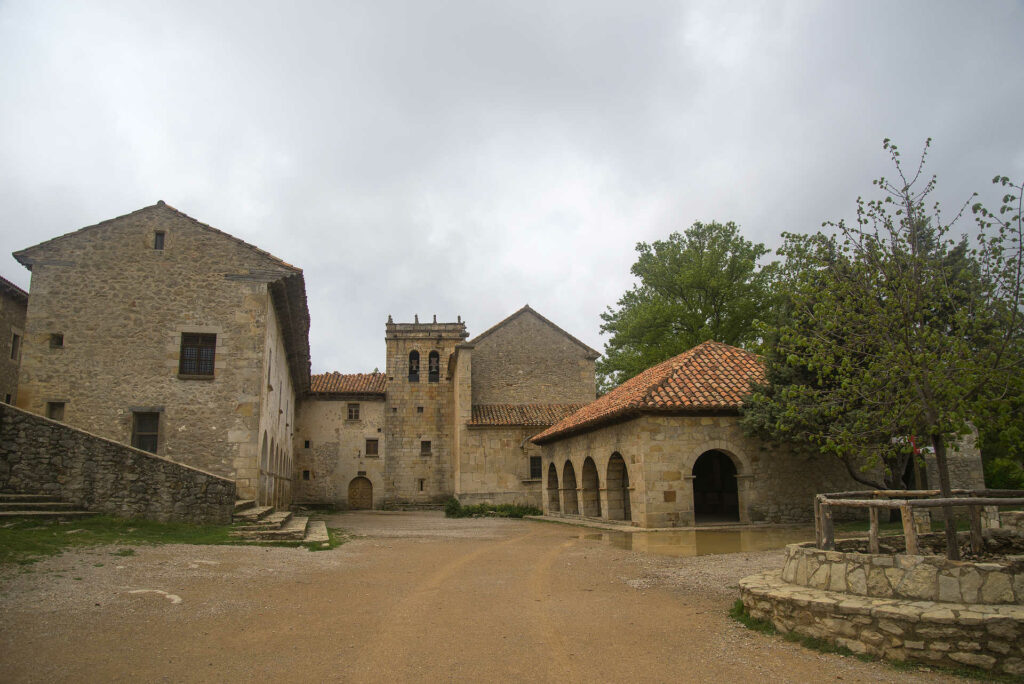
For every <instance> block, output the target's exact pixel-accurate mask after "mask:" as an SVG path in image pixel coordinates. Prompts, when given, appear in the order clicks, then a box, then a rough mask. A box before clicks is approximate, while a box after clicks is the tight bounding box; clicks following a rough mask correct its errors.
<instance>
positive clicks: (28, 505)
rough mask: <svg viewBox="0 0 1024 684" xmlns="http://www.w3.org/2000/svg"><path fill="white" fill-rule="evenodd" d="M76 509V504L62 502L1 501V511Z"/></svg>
mask: <svg viewBox="0 0 1024 684" xmlns="http://www.w3.org/2000/svg"><path fill="white" fill-rule="evenodd" d="M75 508H76V506H75V504H72V503H64V502H62V501H0V511H64V510H74V509H75Z"/></svg>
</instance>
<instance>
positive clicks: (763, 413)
mask: <svg viewBox="0 0 1024 684" xmlns="http://www.w3.org/2000/svg"><path fill="white" fill-rule="evenodd" d="M929 145H930V141H929V142H928V143H927V144H926V146H925V152H924V153H923V154H922V156H921V161H920V163H919V164H918V165H917V168H916V171H914V172H913V173H910V174H907V173H905V170H904V166H903V164H902V163H901V159H900V154H899V150H898V149H897V148H896V146H895V145H893V144H892V143H891V142H890V141H888V140H886V141H885V143H884V149H886V150H887V151H888V152H889V154H890V156H891V158H892V161H893V163H894V165H895V168H896V172H897V176H898V178H896V179H894V180H888V179H886V178H881V179H879V180H877V181H875V182H874V184H875V186H876V187H877V188H878V190H879V191H880V197H878V198H876V199H872V200H870V201H864V200H863V199H858V202H857V221H856V224H855V225H848V224H846V223H845V222H839V223H835V224H833V223H828V224H826V226H827V227H830V228H831V229H833V234H824V233H820V232H819V233H818V234H816V235H812V236H797V235H787V236H785V237H786V245H785V246H784V247H783V249H781V250H780V253H781V254H783V255H784V256H786V258H787V264H790V263H791V264H793V265H792V266H790V267H789V271H790V275H791V278H790V279H789V280H787V281H784V282H785V284H786V290H787V291H786V305H787V306H788V307H789V308H788V310H787V312H786V316H785V317H783V318H782V319H781V320H779V321H777V322H776V324H775V326H774V328H772V329H770V330H768V331H766V339H768V340H769V341H770V344H771V345H772V347H773V348H772V350H771V351H770V353H769V354H768V357H767V358H768V362H769V377H770V378H771V379H777V378H781V379H782V380H783V381H784V382H787V383H788V384H786V385H783V386H781V387H778V388H775V389H774V390H769V391H762V392H758V393H755V396H753V397H752V398H751V401H750V405H751V408H752V411H750V415H754V416H757V421H754V422H752V423H751V427H753V428H754V429H758V428H760V429H768V430H769V431H774V432H775V433H776V434H777V435H779V436H783V437H787V438H789V439H793V440H795V441H803V442H805V443H807V444H809V445H813V446H815V447H817V448H818V449H820V450H821V451H823V452H826V453H832V454H834V455H836V456H838V457H839V458H840V459H842V460H843V461H844V462H848V463H851V464H853V463H861V464H864V465H865V466H866V467H873V466H877V465H879V464H882V465H883V467H884V466H885V465H888V469H889V470H890V471H892V470H894V468H893V467H892V465H893V460H894V458H895V457H897V456H900V454H904V455H903V458H906V457H907V456H906V453H907V451H908V447H907V446H906V445H907V441H906V440H907V439H908V438H909V437H910V436H918V437H919V438H920V439H922V440H923V441H924V442H925V443H929V444H931V446H932V447H933V449H934V452H935V458H936V461H937V465H938V470H939V480H940V481H939V488H940V490H941V491H942V493H943V494H944V495H946V496H948V495H949V493H950V482H949V469H948V465H947V458H946V457H947V451H948V450H949V449H950V448H955V445H956V444H957V443H958V442H959V436H960V435H964V434H968V433H969V432H971V430H972V429H973V425H975V424H979V423H984V422H985V421H999V420H1000V411H999V410H998V409H999V407H1005V401H1006V400H1007V397H1010V396H1014V393H1015V392H1016V391H1017V389H1018V387H1019V385H1020V377H1021V374H1022V372H1024V353H1022V352H1024V344H1022V341H1024V323H1022V321H1024V312H1022V284H1024V268H1022V266H1024V264H1022V251H1024V250H1022V247H1024V225H1022V221H1021V206H1020V196H1021V188H1020V186H1017V185H1014V184H1012V183H1011V182H1010V181H1009V180H1008V179H1007V178H1005V177H1002V176H1000V177H997V178H996V179H995V182H996V183H998V184H1000V185H1002V186H1004V187H1006V188H1008V190H1009V192H1008V193H1007V194H1006V195H1004V197H1003V202H1002V205H1003V206H1002V208H1001V210H1000V211H999V212H997V213H993V212H989V211H987V210H986V209H985V208H984V207H983V206H981V205H980V204H975V205H974V206H973V207H972V210H973V212H974V214H975V218H976V223H977V231H976V233H975V234H974V236H973V240H972V241H971V242H967V241H965V240H964V239H962V238H960V239H956V238H954V237H953V236H952V231H953V228H954V226H955V224H956V223H957V221H958V219H960V218H961V217H962V216H963V215H964V214H965V212H966V209H967V205H966V204H965V205H964V207H963V208H962V209H961V210H960V212H959V213H957V214H956V216H954V217H953V220H952V221H950V222H948V223H945V222H943V217H942V215H941V213H940V211H939V208H938V205H937V204H936V205H935V206H934V207H932V208H929V207H928V206H927V201H928V196H929V195H930V194H931V193H932V191H933V190H934V188H935V179H934V177H932V178H930V179H927V180H924V179H922V173H923V165H924V162H925V158H926V155H927V150H928V147H929ZM770 327H771V326H770ZM786 374H788V375H786ZM758 422H759V426H758V424H757V423H758ZM944 512H945V517H946V535H947V546H948V553H949V556H950V557H951V558H956V557H958V556H959V550H958V548H957V544H956V536H955V535H956V533H955V528H954V526H953V521H952V508H951V507H946V508H945V509H944Z"/></svg>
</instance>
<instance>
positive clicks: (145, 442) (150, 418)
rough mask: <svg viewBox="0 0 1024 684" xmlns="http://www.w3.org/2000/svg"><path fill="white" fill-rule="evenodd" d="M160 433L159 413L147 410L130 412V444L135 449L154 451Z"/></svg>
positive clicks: (153, 452)
mask: <svg viewBox="0 0 1024 684" xmlns="http://www.w3.org/2000/svg"><path fill="white" fill-rule="evenodd" d="M159 434H160V414H159V413H155V412H149V411H145V412H144V411H133V412H132V446H133V447H135V448H136V449H142V450H143V451H148V452H149V453H151V454H155V453H156V445H157V441H158V438H159Z"/></svg>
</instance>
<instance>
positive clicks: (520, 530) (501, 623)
mask: <svg viewBox="0 0 1024 684" xmlns="http://www.w3.org/2000/svg"><path fill="white" fill-rule="evenodd" d="M331 524H332V526H333V525H338V526H341V527H345V528H348V529H350V530H352V531H353V532H355V533H357V534H359V535H363V536H360V537H359V538H357V539H355V540H353V541H351V542H349V543H348V544H345V545H344V546H342V547H340V548H339V549H336V550H334V551H329V552H322V553H309V552H306V551H304V550H295V549H260V548H253V547H208V546H203V547H200V546H163V547H151V548H147V547H142V548H138V549H137V550H136V554H135V555H134V556H129V557H122V556H116V555H112V553H113V552H114V551H115V550H114V549H110V548H104V549H96V550H91V551H88V552H76V553H72V554H66V555H65V556H62V557H60V558H55V559H49V560H47V561H45V562H42V563H39V564H36V565H35V566H31V569H32V572H30V573H21V574H19V573H18V572H17V571H15V572H13V573H12V572H8V573H6V574H5V575H3V576H2V577H0V680H2V681H4V682H52V681H125V682H127V681H133V682H134V681H173V682H180V681H225V680H229V679H230V680H237V681H245V680H246V679H258V680H263V679H274V680H280V681H359V682H364V681H368V682H405V681H428V682H433V681H452V682H470V681H474V682H476V681H527V680H530V681H560V682H582V681H590V682H605V681H628V682H634V681H640V682H668V681H673V682H679V681H682V682H689V681H709V680H710V681H714V680H718V681H742V680H747V681H764V680H771V681H775V682H808V681H826V680H832V681H835V680H843V681H847V682H848V681H864V682H867V681H872V682H879V681H891V682H897V681H899V682H907V681H909V682H915V681H920V682H924V681H929V682H934V681H957V682H963V681H964V680H962V679H955V680H950V679H946V678H944V677H941V676H938V675H935V674H934V673H928V672H917V671H910V672H907V671H897V670H894V669H892V668H889V667H887V666H885V665H880V664H875V663H862V662H860V661H857V660H855V659H852V658H841V657H836V656H826V655H822V654H819V653H816V652H813V651H808V650H806V649H804V648H802V647H800V646H797V645H794V644H790V643H787V642H785V641H783V640H781V639H779V638H770V637H763V636H760V635H757V634H755V633H752V632H750V631H748V630H746V629H744V628H742V627H740V626H739V625H737V624H736V623H734V622H733V621H731V620H730V619H729V618H728V617H727V616H726V611H727V609H728V607H729V605H730V604H731V603H732V602H733V601H734V600H735V597H736V591H735V589H734V588H733V587H734V585H735V582H736V580H737V579H738V578H739V577H742V576H744V575H746V574H749V573H750V572H754V571H756V570H758V569H760V568H768V567H776V566H777V565H778V563H779V560H780V558H781V555H780V554H779V553H778V552H767V553H765V552H761V553H746V554H733V555H730V556H702V557H700V558H690V559H674V558H659V557H655V556H647V555H645V554H639V553H633V552H629V551H622V550H617V549H613V548H609V547H607V546H603V545H601V544H600V543H599V542H595V541H592V540H588V539H585V538H583V534H581V530H579V529H578V528H573V527H569V526H565V525H554V524H545V523H536V522H518V521H505V520H445V519H444V518H442V517H441V516H440V515H439V514H433V513H423V514H419V513H405V514H383V513H367V514H348V515H342V516H337V517H336V518H335V519H334V520H333V521H332V523H331ZM77 578H80V579H77Z"/></svg>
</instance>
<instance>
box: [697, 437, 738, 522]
mask: <svg viewBox="0 0 1024 684" xmlns="http://www.w3.org/2000/svg"><path fill="white" fill-rule="evenodd" d="M693 514H694V518H695V519H696V522H698V523H701V522H737V521H739V519H740V506H739V493H738V489H737V486H736V466H735V465H734V464H733V462H732V459H731V458H729V456H728V455H727V454H726V453H724V452H722V451H716V450H711V451H705V452H704V453H703V454H701V455H700V458H698V459H697V462H696V463H694V464H693Z"/></svg>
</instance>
